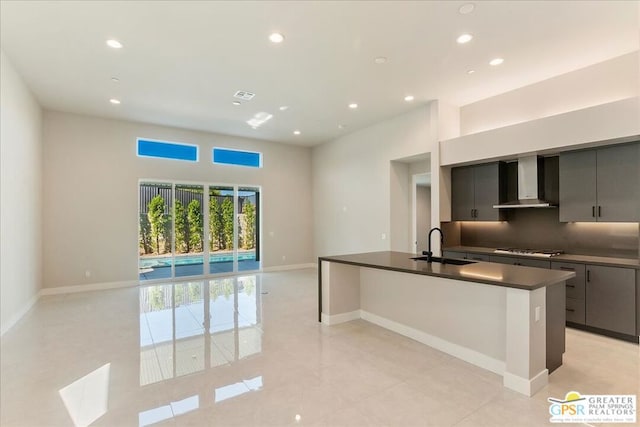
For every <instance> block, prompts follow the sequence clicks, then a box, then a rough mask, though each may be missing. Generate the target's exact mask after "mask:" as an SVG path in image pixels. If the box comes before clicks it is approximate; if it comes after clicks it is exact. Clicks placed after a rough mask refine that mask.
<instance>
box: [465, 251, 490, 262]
mask: <svg viewBox="0 0 640 427" xmlns="http://www.w3.org/2000/svg"><path fill="white" fill-rule="evenodd" d="M467 259H470V260H473V261H485V262H489V261H490V259H491V257H490V256H489V255H486V254H473V253H470V252H469V253H467Z"/></svg>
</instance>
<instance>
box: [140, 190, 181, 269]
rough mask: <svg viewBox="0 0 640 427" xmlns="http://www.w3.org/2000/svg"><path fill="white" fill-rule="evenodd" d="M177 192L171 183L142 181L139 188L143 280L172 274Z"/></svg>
mask: <svg viewBox="0 0 640 427" xmlns="http://www.w3.org/2000/svg"><path fill="white" fill-rule="evenodd" d="M171 206H173V193H172V190H171V184H163V183H148V182H145V183H141V184H140V191H139V213H140V215H139V227H138V228H139V233H138V236H139V237H138V241H139V252H138V253H139V258H138V270H139V278H140V280H153V279H163V278H170V277H171V262H172V261H171V260H172V252H171V250H172V249H171V244H172V236H171V230H172V222H171V221H172V220H171Z"/></svg>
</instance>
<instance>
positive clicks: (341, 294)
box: [320, 261, 360, 325]
mask: <svg viewBox="0 0 640 427" xmlns="http://www.w3.org/2000/svg"><path fill="white" fill-rule="evenodd" d="M321 264H322V265H321V267H320V268H321V278H322V281H321V295H322V296H321V301H322V313H321V316H320V317H321V320H322V323H325V324H327V325H335V324H337V323H342V322H348V321H350V320H354V319H359V318H360V267H358V266H353V265H348V264H342V263H337V262H328V261H322V263H321Z"/></svg>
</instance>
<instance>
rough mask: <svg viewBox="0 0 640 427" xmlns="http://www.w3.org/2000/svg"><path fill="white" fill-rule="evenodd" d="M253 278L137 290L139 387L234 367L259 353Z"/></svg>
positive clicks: (256, 293) (258, 318)
mask: <svg viewBox="0 0 640 427" xmlns="http://www.w3.org/2000/svg"><path fill="white" fill-rule="evenodd" d="M260 310H261V303H260V279H259V277H258V276H256V275H250V276H238V277H228V278H220V279H212V280H200V281H193V282H185V283H176V284H164V285H155V286H146V287H143V288H141V289H140V385H141V386H145V385H149V384H153V383H157V382H160V381H167V380H170V379H172V378H176V377H180V376H183V375H187V374H192V373H195V372H199V371H203V370H205V369H209V368H212V367H216V366H221V365H225V364H229V363H233V362H235V361H237V360H240V359H242V358H245V357H247V356H250V355H252V354H256V353H259V352H260V351H261V349H262V331H261V324H260V323H261V311H260Z"/></svg>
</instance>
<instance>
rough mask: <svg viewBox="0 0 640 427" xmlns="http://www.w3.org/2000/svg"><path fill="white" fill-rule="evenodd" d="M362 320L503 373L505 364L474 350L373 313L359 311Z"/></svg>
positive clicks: (496, 372)
mask: <svg viewBox="0 0 640 427" xmlns="http://www.w3.org/2000/svg"><path fill="white" fill-rule="evenodd" d="M360 312H361V317H362V319H364V320H366V321H368V322H371V323H374V324H376V325H378V326H382V327H383V328H386V329H389V330H391V331H393V332H396V333H398V334H400V335H404V336H405V337H409V338H411V339H414V340H416V341H418V342H421V343H422V344H425V345H428V346H429V347H433V348H435V349H437V350H440V351H443V352H445V353H447V354H450V355H452V356H454V357H457V358H458V359H461V360H464V361H465V362H469V363H471V364H472V365H475V366H479V367H481V368H483V369H486V370H488V371H491V372H493V373H495V374H498V375H503V374H504V371H505V362H503V361H502V360H498V359H494V358H493V357H490V356H487V355H485V354H482V353H479V352H477V351H475V350H471V349H469V348H466V347H463V346H461V345H458V344H454V343H452V342H449V341H446V340H443V339H442V338H439V337H436V336H434V335H431V334H428V333H426V332H423V331H420V330H418V329H415V328H412V327H409V326H406V325H403V324H401V323H398V322H394V321H393V320H389V319H387V318H384V317H381V316H378V315H376V314H373V313H369V312H368V311H365V310H360Z"/></svg>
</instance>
